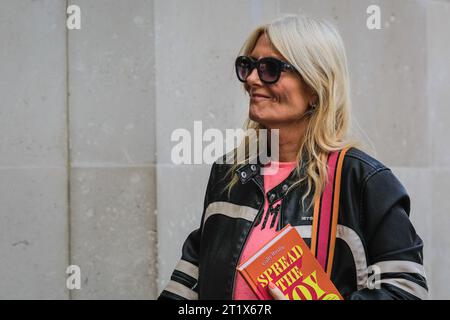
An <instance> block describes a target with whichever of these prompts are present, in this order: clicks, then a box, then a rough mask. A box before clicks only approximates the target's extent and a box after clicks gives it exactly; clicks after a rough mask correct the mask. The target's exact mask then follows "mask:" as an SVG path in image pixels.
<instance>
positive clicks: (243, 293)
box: [233, 162, 297, 300]
mask: <svg viewBox="0 0 450 320" xmlns="http://www.w3.org/2000/svg"><path fill="white" fill-rule="evenodd" d="M275 163H278V165H279V169H278V172H277V174H274V175H264V212H265V215H264V216H263V217H262V219H261V222H260V223H259V224H258V225H257V226H256V227H254V228H252V230H250V235H249V236H248V238H247V242H246V243H245V247H244V250H243V251H242V255H241V258H240V260H239V263H238V265H239V264H241V263H242V262H244V261H246V260H247V259H248V258H250V257H251V256H252V255H253V254H255V253H256V251H258V250H259V249H260V248H261V247H262V246H263V245H264V244H266V243H267V242H268V241H269V240H270V239H272V238H273V236H274V235H275V234H276V227H277V225H278V220H279V218H280V214H278V215H277V217H276V220H275V223H274V224H273V227H272V228H270V225H271V224H272V219H270V216H269V217H268V219H267V224H266V226H265V228H264V229H262V230H261V227H262V225H263V223H264V220H265V216H266V215H268V214H270V213H269V212H268V211H269V210H268V209H269V201H268V199H267V192H269V191H270V190H272V189H273V188H275V187H276V186H277V185H279V184H280V183H281V182H283V181H284V180H285V179H286V178H287V177H288V176H289V175H290V173H291V172H292V170H293V169H294V168H295V166H296V164H297V163H296V162H275ZM280 203H281V200H278V201H277V202H275V203H274V204H273V205H272V207H273V208H274V207H276V206H277V205H278V204H280ZM233 299H234V300H258V297H257V296H256V295H255V294H254V293H253V291H252V289H251V288H250V287H249V285H248V284H247V282H246V281H245V279H244V278H243V277H242V276H241V274H240V273H239V272H238V271H236V284H235V287H234V295H233Z"/></svg>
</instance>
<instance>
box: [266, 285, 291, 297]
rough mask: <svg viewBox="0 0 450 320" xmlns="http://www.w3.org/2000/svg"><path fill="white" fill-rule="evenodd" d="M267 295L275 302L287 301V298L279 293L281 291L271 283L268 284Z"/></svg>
mask: <svg viewBox="0 0 450 320" xmlns="http://www.w3.org/2000/svg"><path fill="white" fill-rule="evenodd" d="M269 293H270V294H271V295H272V297H273V298H274V299H275V300H289V299H288V298H286V297H285V295H284V294H283V292H281V290H280V289H278V287H277V286H276V285H274V284H273V283H272V282H269Z"/></svg>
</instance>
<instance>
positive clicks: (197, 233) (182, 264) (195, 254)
mask: <svg viewBox="0 0 450 320" xmlns="http://www.w3.org/2000/svg"><path fill="white" fill-rule="evenodd" d="M215 165H216V164H215V163H214V164H213V166H212V169H211V173H210V176H209V181H208V185H207V187H206V193H205V198H204V203H203V214H202V218H201V223H200V226H199V228H197V229H195V230H194V231H192V232H191V233H190V234H189V236H188V237H187V238H186V240H185V241H184V243H183V247H182V250H181V259H180V260H179V262H178V264H177V265H176V267H175V269H174V270H173V272H172V275H171V277H170V280H169V282H168V284H167V285H166V287H165V288H164V290H163V291H162V292H161V294H160V295H159V297H158V299H157V300H198V274H199V272H198V270H199V254H200V246H201V241H200V240H201V230H202V225H203V219H204V217H205V211H206V206H207V204H208V203H209V199H208V198H209V192H210V188H211V184H212V181H213V179H214V168H215Z"/></svg>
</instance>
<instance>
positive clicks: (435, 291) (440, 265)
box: [431, 169, 450, 299]
mask: <svg viewBox="0 0 450 320" xmlns="http://www.w3.org/2000/svg"><path fill="white" fill-rule="evenodd" d="M449 189H450V170H449V169H439V170H435V171H434V172H433V196H432V201H433V206H432V210H431V212H432V217H433V219H432V228H433V231H432V235H433V251H432V256H433V263H432V267H433V269H432V273H433V279H432V280H433V282H432V285H431V286H432V297H433V298H434V299H450V291H449V287H450V276H449V274H448V266H449V265H450V237H449V230H450V215H449V212H450V201H449V200H448V190H449Z"/></svg>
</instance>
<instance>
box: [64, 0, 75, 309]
mask: <svg viewBox="0 0 450 320" xmlns="http://www.w3.org/2000/svg"><path fill="white" fill-rule="evenodd" d="M68 6H69V0H66V5H65V8H64V16H65V19H64V21H65V22H66V21H67V8H68ZM64 28H65V31H66V32H65V33H66V37H65V40H66V43H65V46H66V70H65V72H66V155H67V158H66V161H67V162H66V168H67V255H68V257H67V261H68V265H69V266H70V265H72V232H71V231H72V207H71V188H70V183H71V173H72V169H71V166H70V165H71V154H70V89H69V88H70V84H69V30H68V28H67V25H65V26H64ZM67 290H69V300H73V296H72V290H70V289H69V288H67Z"/></svg>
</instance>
